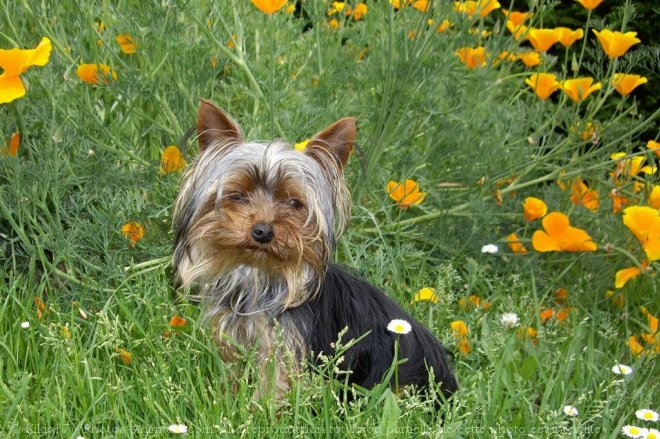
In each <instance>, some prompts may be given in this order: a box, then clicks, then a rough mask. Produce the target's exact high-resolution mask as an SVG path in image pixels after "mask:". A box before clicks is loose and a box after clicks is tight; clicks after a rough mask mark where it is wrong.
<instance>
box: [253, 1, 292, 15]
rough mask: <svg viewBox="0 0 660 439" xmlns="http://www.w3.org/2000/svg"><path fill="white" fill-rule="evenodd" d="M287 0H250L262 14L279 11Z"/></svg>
mask: <svg viewBox="0 0 660 439" xmlns="http://www.w3.org/2000/svg"><path fill="white" fill-rule="evenodd" d="M286 2H287V0H252V4H253V5H255V6H256V7H257V9H259V10H260V11H261V12H263V13H264V14H269V15H270V14H274V13H275V12H277V11H279V10H280V9H281V8H282V7H283V6H284V5H285V4H286Z"/></svg>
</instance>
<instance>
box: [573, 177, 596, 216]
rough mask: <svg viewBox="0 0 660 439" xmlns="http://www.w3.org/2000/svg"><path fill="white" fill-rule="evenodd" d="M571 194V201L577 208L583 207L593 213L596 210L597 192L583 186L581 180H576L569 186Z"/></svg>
mask: <svg viewBox="0 0 660 439" xmlns="http://www.w3.org/2000/svg"><path fill="white" fill-rule="evenodd" d="M571 190H572V192H573V194H572V195H571V201H572V202H573V204H576V205H578V206H584V207H586V208H587V209H589V210H591V211H592V212H595V211H597V210H598V205H599V201H598V192H597V191H596V190H594V189H589V187H588V186H587V185H586V184H584V181H582V179H581V178H576V179H575V182H574V183H573V184H572V185H571Z"/></svg>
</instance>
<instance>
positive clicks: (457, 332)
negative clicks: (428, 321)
mask: <svg viewBox="0 0 660 439" xmlns="http://www.w3.org/2000/svg"><path fill="white" fill-rule="evenodd" d="M450 325H451V330H452V331H453V333H454V337H464V336H466V335H467V334H468V327H467V325H466V324H465V322H464V321H463V320H455V321H453V322H451V323H450Z"/></svg>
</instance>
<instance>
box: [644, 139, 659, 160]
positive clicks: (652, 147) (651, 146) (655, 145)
mask: <svg viewBox="0 0 660 439" xmlns="http://www.w3.org/2000/svg"><path fill="white" fill-rule="evenodd" d="M646 147H647V148H648V149H650V150H651V151H653V152H654V153H655V155H657V156H658V157H660V142H656V141H655V140H649V141H648V142H646Z"/></svg>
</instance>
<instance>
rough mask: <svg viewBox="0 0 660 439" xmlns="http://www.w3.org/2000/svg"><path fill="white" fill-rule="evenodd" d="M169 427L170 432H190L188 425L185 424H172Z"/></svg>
mask: <svg viewBox="0 0 660 439" xmlns="http://www.w3.org/2000/svg"><path fill="white" fill-rule="evenodd" d="M167 429H168V430H169V431H170V433H175V434H185V433H188V426H187V425H183V424H172V425H170V426H169V427H167Z"/></svg>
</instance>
